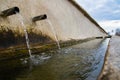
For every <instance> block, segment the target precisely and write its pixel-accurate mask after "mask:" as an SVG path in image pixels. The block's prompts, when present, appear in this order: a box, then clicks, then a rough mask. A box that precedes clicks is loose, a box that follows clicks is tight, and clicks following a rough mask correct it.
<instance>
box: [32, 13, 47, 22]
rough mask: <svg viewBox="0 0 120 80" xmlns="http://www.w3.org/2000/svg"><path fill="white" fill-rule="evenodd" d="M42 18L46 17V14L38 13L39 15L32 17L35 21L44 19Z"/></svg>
mask: <svg viewBox="0 0 120 80" xmlns="http://www.w3.org/2000/svg"><path fill="white" fill-rule="evenodd" d="M44 19H47V15H46V14H43V15H40V16H35V17H33V18H32V21H33V22H36V21H39V20H44Z"/></svg>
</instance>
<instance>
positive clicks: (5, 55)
mask: <svg viewBox="0 0 120 80" xmlns="http://www.w3.org/2000/svg"><path fill="white" fill-rule="evenodd" d="M93 39H95V38H87V39H83V40H74V39H72V40H69V41H61V42H60V46H61V47H67V46H71V45H75V44H78V43H83V42H87V41H90V40H93ZM31 47H32V48H31V51H32V54H37V53H42V52H46V51H49V50H53V49H58V47H57V44H56V43H49V44H44V45H41V44H35V45H31ZM24 56H29V55H28V50H27V48H26V46H13V47H10V48H7V49H2V50H0V61H1V60H7V59H14V58H20V57H24Z"/></svg>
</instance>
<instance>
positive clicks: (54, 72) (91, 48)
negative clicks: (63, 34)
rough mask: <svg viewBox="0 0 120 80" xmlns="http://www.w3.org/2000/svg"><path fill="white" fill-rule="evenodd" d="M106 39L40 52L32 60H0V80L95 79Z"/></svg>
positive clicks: (102, 61) (101, 62)
mask: <svg viewBox="0 0 120 80" xmlns="http://www.w3.org/2000/svg"><path fill="white" fill-rule="evenodd" d="M108 41H109V39H105V40H103V39H96V40H91V41H88V42H85V43H81V44H77V45H73V46H69V47H65V48H61V49H59V50H51V51H47V52H44V53H40V54H39V55H35V56H34V57H35V58H37V59H36V60H35V61H34V63H32V62H33V61H32V62H31V61H27V59H28V58H22V59H16V60H9V61H1V62H0V80H97V77H98V75H99V74H100V72H101V69H102V66H103V63H104V56H105V53H106V50H107V46H108ZM25 60H26V61H25ZM38 60H39V61H38Z"/></svg>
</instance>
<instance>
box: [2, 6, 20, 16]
mask: <svg viewBox="0 0 120 80" xmlns="http://www.w3.org/2000/svg"><path fill="white" fill-rule="evenodd" d="M19 11H20V10H19V8H18V7H12V8H9V9H6V10H4V11H2V12H0V16H1V17H8V16H11V15H14V14H16V13H19Z"/></svg>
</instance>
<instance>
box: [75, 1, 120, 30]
mask: <svg viewBox="0 0 120 80" xmlns="http://www.w3.org/2000/svg"><path fill="white" fill-rule="evenodd" d="M76 1H77V2H78V3H79V4H80V6H82V8H84V9H85V10H86V11H87V12H88V14H90V16H91V17H92V18H93V19H94V20H96V22H97V23H98V24H99V25H100V26H101V27H103V28H104V29H105V30H106V31H111V30H115V29H116V28H120V0H76Z"/></svg>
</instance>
